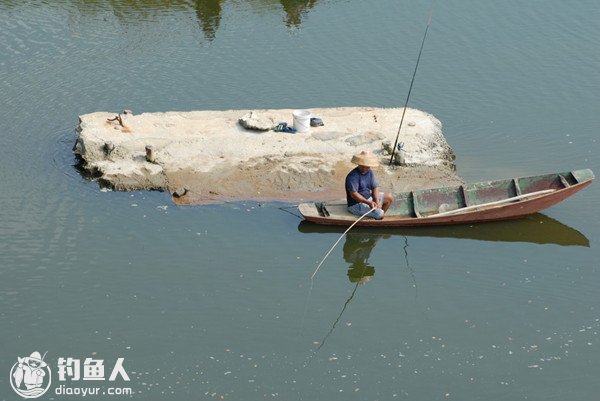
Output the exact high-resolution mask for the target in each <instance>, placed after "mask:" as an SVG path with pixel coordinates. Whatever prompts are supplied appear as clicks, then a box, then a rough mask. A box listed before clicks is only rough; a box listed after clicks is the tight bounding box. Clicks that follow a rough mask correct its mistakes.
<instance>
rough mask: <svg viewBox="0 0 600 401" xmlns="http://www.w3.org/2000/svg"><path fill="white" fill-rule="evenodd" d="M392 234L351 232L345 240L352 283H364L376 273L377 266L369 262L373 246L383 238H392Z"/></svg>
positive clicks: (346, 257) (349, 277) (346, 258)
mask: <svg viewBox="0 0 600 401" xmlns="http://www.w3.org/2000/svg"><path fill="white" fill-rule="evenodd" d="M390 236H391V235H390V234H365V233H356V232H349V233H348V234H346V242H344V260H345V261H346V262H347V263H349V264H350V266H349V267H348V272H347V275H348V280H350V282H351V283H357V284H364V283H367V282H369V281H370V280H371V278H372V277H373V275H374V274H375V267H374V266H372V265H370V264H369V257H370V256H371V252H372V251H373V248H374V247H375V245H376V244H377V241H379V240H380V239H381V238H390Z"/></svg>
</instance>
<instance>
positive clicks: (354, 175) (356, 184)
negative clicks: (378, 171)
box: [346, 151, 394, 220]
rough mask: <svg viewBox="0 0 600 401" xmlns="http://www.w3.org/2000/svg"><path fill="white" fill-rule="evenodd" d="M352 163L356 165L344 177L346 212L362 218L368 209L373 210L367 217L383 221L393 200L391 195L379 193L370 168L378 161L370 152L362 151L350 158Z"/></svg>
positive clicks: (377, 163) (376, 164)
mask: <svg viewBox="0 0 600 401" xmlns="http://www.w3.org/2000/svg"><path fill="white" fill-rule="evenodd" d="M352 163H354V164H356V165H357V167H356V168H354V169H353V170H352V171H350V173H349V174H348V175H347V176H346V198H347V201H348V211H349V212H350V213H352V214H355V215H357V216H362V215H363V214H365V213H367V212H368V211H369V210H370V209H374V210H372V211H371V213H369V214H367V217H372V218H374V219H376V220H381V219H383V215H384V214H385V212H386V211H387V210H388V208H389V207H390V205H391V204H392V202H393V201H394V198H393V197H392V195H390V194H387V193H383V192H381V191H379V188H378V187H377V180H376V179H375V174H373V171H372V170H371V167H377V166H378V165H379V161H378V160H377V157H375V155H373V154H372V153H370V152H367V151H362V152H360V153H357V154H355V155H354V156H352Z"/></svg>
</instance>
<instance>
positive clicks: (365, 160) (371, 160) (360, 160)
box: [352, 150, 379, 167]
mask: <svg viewBox="0 0 600 401" xmlns="http://www.w3.org/2000/svg"><path fill="white" fill-rule="evenodd" d="M352 163H354V164H358V165H359V166H367V167H377V166H379V160H377V157H376V156H375V155H374V154H373V153H371V152H368V151H366V150H363V151H362V152H360V153H357V154H355V155H354V156H352Z"/></svg>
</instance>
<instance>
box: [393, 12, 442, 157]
mask: <svg viewBox="0 0 600 401" xmlns="http://www.w3.org/2000/svg"><path fill="white" fill-rule="evenodd" d="M432 15H433V4H432V5H431V11H430V12H429V20H428V21H427V27H426V28H425V35H423V41H422V42H421V49H419V57H417V63H416V64H415V71H414V72H413V76H412V80H411V81H410V87H409V88H408V96H406V103H404V110H403V111H402V118H400V126H399V127H398V134H396V141H395V142H394V147H393V148H392V156H391V157H390V166H391V165H392V163H393V161H394V154H395V153H396V146H397V145H398V138H399V137H400V130H401V129H402V122H403V121H404V115H405V114H406V107H407V106H408V99H410V93H411V92H412V87H413V83H414V82H415V76H416V75H417V68H419V60H421V53H422V52H423V46H424V45H425V38H426V37H427V31H428V30H429V25H430V24H431V16H432Z"/></svg>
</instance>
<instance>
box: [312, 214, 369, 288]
mask: <svg viewBox="0 0 600 401" xmlns="http://www.w3.org/2000/svg"><path fill="white" fill-rule="evenodd" d="M373 210H375V208H374V207H372V208H371V209H370V210H369V211H367V212H366V213H365V214H363V215H362V216H360V217H359V218H358V219H356V221H355V222H354V223H352V225H351V226H350V227H348V229H347V230H346V231H344V233H343V234H342V235H340V237H339V238H338V240H337V241H335V244H333V246H332V247H331V249H329V251H328V252H327V254H325V256H324V257H323V259H321V262H320V263H319V265H318V266H317V268H316V269H315V271H314V273H313V274H312V276H310V280H311V282H312V280H313V279H314V278H315V275H316V274H317V272H318V271H319V268H320V267H321V265H322V264H323V262H325V259H327V257H328V256H329V254H330V253H331V251H333V248H335V246H336V245H337V244H338V243H339V242H340V241H341V240H342V238H344V235H346V233H347V232H348V231H350V229H351V228H352V227H354V226H355V225H356V223H358V222H359V221H361V220H362V219H363V218H364V217H365V216H366V215H368V214H369V213H371V212H372V211H373Z"/></svg>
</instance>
